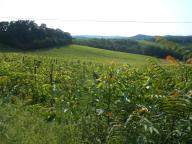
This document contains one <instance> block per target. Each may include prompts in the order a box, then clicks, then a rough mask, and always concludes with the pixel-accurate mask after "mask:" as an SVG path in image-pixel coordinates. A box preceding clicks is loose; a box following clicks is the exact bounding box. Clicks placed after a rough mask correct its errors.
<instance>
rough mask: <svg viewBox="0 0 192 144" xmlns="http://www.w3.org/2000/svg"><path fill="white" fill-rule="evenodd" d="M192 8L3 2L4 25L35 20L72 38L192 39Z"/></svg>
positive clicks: (101, 0)
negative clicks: (151, 36)
mask: <svg viewBox="0 0 192 144" xmlns="http://www.w3.org/2000/svg"><path fill="white" fill-rule="evenodd" d="M191 7H192V0H0V21H11V20H18V19H32V20H35V22H36V23H38V24H41V23H45V24H47V26H48V27H51V28H60V29H62V30H63V31H66V32H70V33H71V34H72V35H108V36H110V35H113V36H133V35H137V34H146V35H192V16H191V15H192V8H191ZM159 22H160V23H159ZM164 22H166V23H164ZM169 22H170V23H169ZM175 22H191V23H175Z"/></svg>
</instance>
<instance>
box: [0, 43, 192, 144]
mask: <svg viewBox="0 0 192 144" xmlns="http://www.w3.org/2000/svg"><path fill="white" fill-rule="evenodd" d="M2 47H4V49H3V48H2V49H1V53H0V144H1V143H2V144H178V143H179V144H191V143H192V90H191V88H192V67H191V65H185V64H181V63H179V62H176V61H175V62H174V64H172V65H162V64H161V63H158V62H156V59H154V58H151V60H149V61H148V62H147V61H146V59H148V58H150V57H147V56H142V55H134V54H127V53H121V52H113V51H107V50H101V49H96V48H90V47H85V46H79V45H70V46H68V47H62V48H53V49H47V50H41V51H30V52H22V51H14V52H13V51H10V50H8V48H9V47H5V46H2ZM153 59H154V60H153ZM145 64H146V65H145Z"/></svg>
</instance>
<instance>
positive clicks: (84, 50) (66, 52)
mask: <svg viewBox="0 0 192 144" xmlns="http://www.w3.org/2000/svg"><path fill="white" fill-rule="evenodd" d="M1 50H3V51H4V52H8V51H6V50H5V48H4V49H3V48H1ZM17 53H23V52H19V51H18V52H17ZM25 54H31V55H39V56H48V57H56V58H62V59H67V60H82V61H93V62H102V63H129V64H146V63H147V59H149V58H150V59H154V60H155V58H152V57H149V56H144V55H138V54H129V53H123V52H116V51H110V50H103V49H97V48H93V47H87V46H80V45H70V46H66V47H59V48H52V49H46V50H36V51H32V52H25Z"/></svg>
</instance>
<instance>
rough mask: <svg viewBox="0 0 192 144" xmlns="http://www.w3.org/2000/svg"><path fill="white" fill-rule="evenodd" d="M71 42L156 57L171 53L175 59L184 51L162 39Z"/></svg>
mask: <svg viewBox="0 0 192 144" xmlns="http://www.w3.org/2000/svg"><path fill="white" fill-rule="evenodd" d="M161 41H162V40H161ZM73 43H75V44H80V45H86V46H91V47H97V48H102V49H107V50H115V51H122V52H128V53H135V54H143V55H149V56H155V57H158V58H165V57H166V56H168V55H171V56H173V57H175V58H177V59H180V60H183V57H184V53H181V52H180V51H178V50H177V49H178V47H177V46H176V48H177V49H174V48H173V47H174V46H170V44H169V43H168V42H167V43H166V41H164V43H162V42H160V40H159V41H156V40H155V41H137V40H132V39H129V38H121V39H104V38H74V39H73Z"/></svg>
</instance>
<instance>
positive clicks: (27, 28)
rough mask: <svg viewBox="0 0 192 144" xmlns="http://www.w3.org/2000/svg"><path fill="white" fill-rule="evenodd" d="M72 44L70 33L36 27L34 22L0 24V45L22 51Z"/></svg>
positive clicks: (20, 21)
mask: <svg viewBox="0 0 192 144" xmlns="http://www.w3.org/2000/svg"><path fill="white" fill-rule="evenodd" d="M71 42H72V37H71V35H70V33H68V32H63V31H62V30H60V29H52V28H48V27H47V26H46V24H41V25H40V26H38V25H37V24H36V23H35V22H34V21H29V20H18V21H11V22H0V43H3V44H6V45H9V46H13V47H14V48H17V49H22V50H33V49H40V48H48V47H54V46H63V45H68V44H70V43H71Z"/></svg>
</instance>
